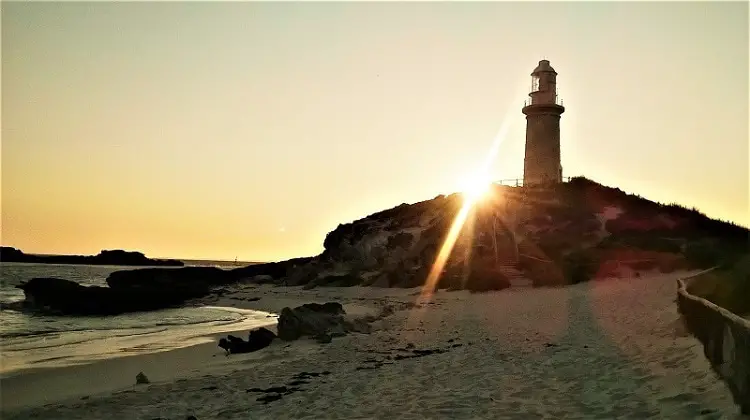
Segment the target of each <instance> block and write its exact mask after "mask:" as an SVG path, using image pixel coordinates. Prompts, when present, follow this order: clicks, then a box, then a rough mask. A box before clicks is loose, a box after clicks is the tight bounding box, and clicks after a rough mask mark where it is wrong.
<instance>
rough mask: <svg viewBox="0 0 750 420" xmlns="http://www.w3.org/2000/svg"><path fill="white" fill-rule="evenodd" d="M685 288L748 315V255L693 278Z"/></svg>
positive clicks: (749, 263)
mask: <svg viewBox="0 0 750 420" xmlns="http://www.w3.org/2000/svg"><path fill="white" fill-rule="evenodd" d="M687 289H688V292H690V293H691V294H693V295H696V296H700V297H702V298H704V299H707V300H709V301H711V302H713V303H715V304H716V305H718V306H721V307H722V308H724V309H726V310H728V311H731V312H733V313H735V314H737V315H750V256H746V257H745V258H743V259H741V260H740V261H738V262H737V263H735V264H734V265H732V266H731V267H728V268H723V269H718V270H715V271H712V272H710V273H706V274H704V275H702V276H700V277H698V278H696V279H694V280H693V281H692V282H690V284H689V286H688V288H687Z"/></svg>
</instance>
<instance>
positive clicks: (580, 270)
mask: <svg viewBox="0 0 750 420" xmlns="http://www.w3.org/2000/svg"><path fill="white" fill-rule="evenodd" d="M591 252H592V251H588V252H587V251H586V250H577V251H573V252H571V253H570V254H568V255H566V256H565V257H563V259H562V271H563V276H564V277H565V279H566V280H567V282H568V283H569V284H578V283H582V282H585V281H589V280H591V279H592V278H594V276H595V275H596V271H597V269H598V267H599V263H598V261H597V260H596V259H595V258H593V256H592V255H591Z"/></svg>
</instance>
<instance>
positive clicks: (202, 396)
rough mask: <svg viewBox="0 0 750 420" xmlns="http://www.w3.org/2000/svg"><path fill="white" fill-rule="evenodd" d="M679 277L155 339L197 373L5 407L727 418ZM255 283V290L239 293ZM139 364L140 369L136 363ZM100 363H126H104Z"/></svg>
mask: <svg viewBox="0 0 750 420" xmlns="http://www.w3.org/2000/svg"><path fill="white" fill-rule="evenodd" d="M675 276H676V274H675V275H658V276H657V275H654V276H643V277H641V278H639V279H627V280H608V281H599V282H592V283H589V284H581V285H577V286H573V287H567V288H559V289H536V290H535V289H518V290H506V291H501V292H497V293H487V294H470V293H467V292H464V291H461V292H445V291H441V292H439V293H437V294H436V295H435V298H434V300H433V303H430V304H425V305H419V306H416V307H412V308H411V309H406V310H402V311H398V312H396V314H394V315H392V316H390V317H388V318H385V319H384V320H381V321H378V324H377V325H376V326H377V327H378V328H379V329H378V331H376V332H374V333H372V334H370V335H350V336H347V337H342V338H336V339H334V341H333V342H332V343H330V344H315V343H313V342H311V341H299V342H295V343H293V344H291V345H288V344H286V343H280V342H277V343H275V344H274V345H273V346H272V347H270V348H268V349H264V350H262V351H261V352H258V353H255V354H251V355H238V356H231V357H229V358H224V357H223V356H222V357H221V362H210V360H211V359H213V360H216V359H217V358H216V357H213V355H215V354H221V350H220V349H219V348H218V347H217V348H215V349H214V350H210V348H209V347H206V346H210V345H204V347H200V346H197V347H195V348H190V349H183V350H181V351H182V352H183V353H184V354H178V353H176V352H166V353H162V356H161V357H168V356H170V354H173V357H175V358H177V357H183V356H184V357H186V358H187V357H188V356H187V353H191V354H192V355H193V356H189V357H190V358H193V359H195V357H196V356H197V357H199V358H200V357H203V358H205V360H206V362H205V365H204V366H203V367H202V368H201V369H196V370H195V373H193V374H189V373H188V372H182V378H183V379H177V380H176V379H175V378H179V377H180V372H173V374H174V376H173V377H172V378H164V375H161V374H160V375H161V377H160V379H162V381H161V382H158V383H153V384H151V385H142V386H137V387H136V386H133V385H128V386H127V387H125V388H124V389H123V388H122V387H121V388H120V390H119V391H115V392H114V393H112V392H111V390H106V392H103V393H101V394H99V395H93V396H91V397H89V398H87V399H85V400H81V399H80V398H79V397H80V396H77V397H76V399H68V400H66V401H62V402H59V403H55V404H53V405H47V406H44V407H34V408H25V409H14V410H12V411H7V412H5V413H3V418H4V419H21V418H30V417H33V416H36V417H35V418H50V419H52V418H54V419H103V418H107V419H152V418H157V417H161V418H169V419H183V418H185V417H187V416H188V415H194V416H196V417H197V418H198V419H214V418H221V419H249V418H252V419H265V418H267V419H278V418H295V419H321V418H325V419H337V418H340V419H356V418H387V417H392V418H399V419H411V418H415V419H416V418H492V419H505V418H508V419H510V418H518V419H529V418H638V419H641V418H647V417H656V418H670V419H671V418H674V419H686V418H706V419H709V418H711V419H718V418H736V417H737V416H738V415H737V412H738V410H737V408H736V407H735V406H734V404H733V403H732V400H731V396H730V395H729V392H728V390H727V389H726V388H725V386H724V385H723V383H721V382H720V381H719V380H717V379H716V378H715V377H714V375H713V374H712V373H711V371H710V369H709V366H708V364H707V362H706V361H705V358H704V357H703V355H702V351H701V349H700V347H699V345H698V342H697V341H696V340H694V339H693V338H690V337H687V336H686V335H685V334H684V333H681V332H680V328H679V325H680V324H679V322H678V316H677V313H676V309H675V304H674V298H675V282H674V278H675ZM416 291H417V289H376V288H359V287H352V288H328V289H323V288H320V289H313V290H301V289H299V288H271V287H250V286H248V287H247V288H245V289H243V290H235V291H234V292H232V293H229V294H227V295H225V296H224V297H222V298H221V299H220V300H217V301H211V302H207V303H210V304H219V305H232V304H234V305H235V306H237V307H244V308H248V309H261V310H267V311H277V310H279V309H281V307H283V306H289V305H294V304H297V303H304V302H311V301H317V302H325V301H330V300H338V301H341V302H344V303H346V304H347V305H346V308H347V310H348V311H349V312H358V311H359V312H367V311H373V310H377V307H378V306H380V305H382V304H385V303H387V302H401V303H404V304H408V303H409V302H413V301H414V300H415V299H416V295H415V292H416ZM253 296H260V297H261V299H260V300H259V301H257V302H247V301H244V300H237V298H244V297H253ZM191 349H192V350H191ZM426 350H430V351H432V354H428V353H430V352H429V351H426ZM242 356H245V357H242ZM131 359H132V360H131V361H129V362H128V363H129V364H130V365H133V367H135V366H137V365H138V359H137V358H136V357H134V358H131ZM198 363H200V362H198ZM92 369H93V368H92ZM140 370H144V372H145V373H146V374H147V375H149V371H148V367H147V366H146V365H145V364H144V367H143V368H142V369H140ZM108 372H109V373H110V374H111V375H125V374H124V373H123V372H122V371H121V370H119V371H118V370H117V367H115V366H112V367H111V369H110V370H109V371H108ZM302 373H307V375H304V374H303V375H301V376H300V374H302ZM50 374H54V373H50ZM90 374H93V373H90ZM99 374H103V373H102V372H99ZM128 377H132V378H134V374H133V375H130V374H128ZM278 386H286V388H287V391H289V390H291V392H290V393H289V394H287V395H284V396H283V398H281V399H280V400H276V401H272V402H269V403H267V404H266V403H264V402H262V401H258V399H259V398H261V397H264V396H266V395H275V394H273V393H265V392H255V391H253V392H247V390H248V389H252V388H264V389H265V388H269V387H278ZM295 388H297V389H295ZM4 391H5V390H4ZM30 391H31V390H29V392H30ZM91 391H92V390H90V389H88V390H86V392H91ZM34 392H40V393H44V392H46V393H50V394H54V393H55V392H56V391H55V389H49V388H48V389H37V390H35V391H34ZM737 418H738V417H737Z"/></svg>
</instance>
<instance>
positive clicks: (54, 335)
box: [0, 261, 275, 377]
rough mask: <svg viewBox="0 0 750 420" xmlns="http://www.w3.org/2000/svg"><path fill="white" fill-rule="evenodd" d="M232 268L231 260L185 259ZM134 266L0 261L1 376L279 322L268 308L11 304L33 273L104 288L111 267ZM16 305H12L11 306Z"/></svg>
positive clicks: (163, 348)
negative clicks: (127, 309)
mask: <svg viewBox="0 0 750 420" xmlns="http://www.w3.org/2000/svg"><path fill="white" fill-rule="evenodd" d="M187 264H188V265H189V266H190V265H207V264H208V265H214V266H218V267H219V268H232V267H233V266H234V265H233V263H225V264H226V266H222V265H221V264H222V263H221V262H210V263H209V262H206V263H203V262H196V261H190V262H187ZM133 268H136V267H121V266H93V265H56V264H27V263H0V346H1V347H2V351H1V352H0V377H8V376H12V375H15V374H18V373H19V372H21V371H23V370H25V369H32V368H50V367H60V366H68V365H73V364H81V363H91V362H93V361H96V360H101V359H107V358H113V357H121V356H128V355H135V354H142V353H153V352H158V351H166V350H171V349H175V348H180V347H185V346H189V345H194V344H200V343H203V342H208V341H211V340H212V339H211V338H210V337H207V336H208V335H211V334H217V333H221V332H228V331H237V330H250V329H253V328H256V327H258V326H262V325H268V324H270V323H273V322H275V319H272V317H273V315H272V314H269V313H266V312H259V311H250V310H242V309H237V308H228V307H226V308H225V307H214V306H204V307H187V308H174V309H164V310H159V311H151V312H140V313H131V314H122V315H116V316H102V317H66V316H46V315H36V314H27V313H22V312H19V311H16V310H13V309H11V308H9V307H8V304H12V303H14V302H19V301H22V300H23V298H24V296H23V291H22V290H20V289H18V288H16V287H15V286H16V285H18V284H20V283H22V282H24V281H27V280H29V279H31V278H34V277H59V278H64V279H67V280H73V281H76V282H78V283H81V284H84V285H97V286H106V279H107V276H108V275H109V274H110V273H112V272H113V271H118V270H128V269H133ZM11 307H12V305H11Z"/></svg>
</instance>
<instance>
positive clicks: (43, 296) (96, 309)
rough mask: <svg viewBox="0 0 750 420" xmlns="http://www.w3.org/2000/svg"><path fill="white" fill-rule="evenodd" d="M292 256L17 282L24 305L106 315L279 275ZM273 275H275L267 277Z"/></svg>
mask: <svg viewBox="0 0 750 420" xmlns="http://www.w3.org/2000/svg"><path fill="white" fill-rule="evenodd" d="M299 261H306V259H297V260H290V261H282V262H277V263H268V264H256V265H252V266H249V267H244V268H241V269H235V270H222V269H220V268H216V267H181V268H138V269H133V270H120V271H115V272H113V273H111V274H110V275H109V277H107V285H108V286H109V287H98V286H82V285H79V284H77V283H75V282H73V281H69V280H64V279H46V278H44V279H43V278H35V279H31V280H30V281H28V282H26V283H24V284H21V285H19V286H18V287H19V288H20V289H22V290H23V291H24V293H25V295H26V301H25V303H24V305H23V306H24V308H27V309H34V310H42V311H46V312H51V313H57V314H65V315H112V314H118V313H124V312H137V311H148V310H155V309H163V308H167V307H171V306H176V305H180V304H182V303H184V302H185V301H186V300H189V299H195V298H200V297H203V296H206V295H208V294H209V293H211V291H212V290H213V289H214V288H216V287H219V286H222V285H226V284H230V283H235V282H238V281H242V280H244V279H246V278H247V276H248V275H249V274H252V275H256V276H263V275H264V276H269V277H270V278H279V276H282V275H283V274H282V273H286V270H287V269H288V268H289V267H294V266H295V264H297V263H299ZM271 276H275V277H271Z"/></svg>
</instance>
